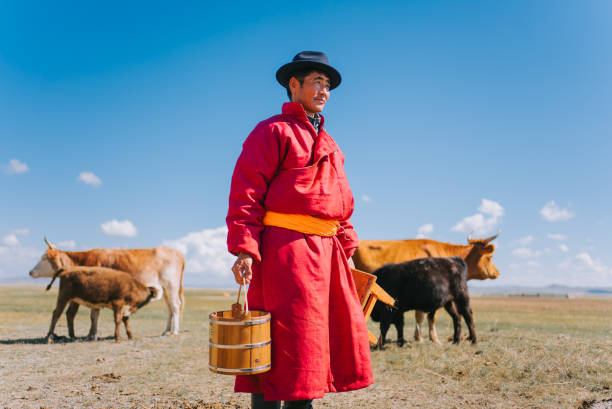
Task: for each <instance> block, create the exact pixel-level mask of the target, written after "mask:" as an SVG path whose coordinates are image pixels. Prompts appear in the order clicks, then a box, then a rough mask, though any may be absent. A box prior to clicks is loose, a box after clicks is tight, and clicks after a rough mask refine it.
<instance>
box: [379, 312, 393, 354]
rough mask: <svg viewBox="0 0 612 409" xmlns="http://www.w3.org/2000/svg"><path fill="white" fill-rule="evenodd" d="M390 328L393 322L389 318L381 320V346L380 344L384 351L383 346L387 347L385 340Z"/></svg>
mask: <svg viewBox="0 0 612 409" xmlns="http://www.w3.org/2000/svg"><path fill="white" fill-rule="evenodd" d="M390 326H391V320H390V319H388V318H387V317H383V318H382V319H381V320H380V340H379V344H380V347H381V349H382V347H383V345H385V338H386V337H387V331H388V330H389V327H390Z"/></svg>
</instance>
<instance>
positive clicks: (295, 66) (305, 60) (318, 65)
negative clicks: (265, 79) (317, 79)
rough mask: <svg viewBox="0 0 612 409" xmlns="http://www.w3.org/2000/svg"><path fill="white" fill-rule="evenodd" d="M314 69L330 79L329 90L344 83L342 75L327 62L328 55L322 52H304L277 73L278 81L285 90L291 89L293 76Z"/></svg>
mask: <svg viewBox="0 0 612 409" xmlns="http://www.w3.org/2000/svg"><path fill="white" fill-rule="evenodd" d="M310 69H314V70H317V71H320V72H322V73H323V74H325V75H327V76H328V77H329V82H330V84H329V89H334V88H336V87H337V86H338V85H340V82H341V81H342V77H341V76H340V73H339V72H338V71H337V70H336V69H335V68H334V67H332V66H331V65H329V61H328V60H327V55H325V54H324V53H322V52H320V51H302V52H301V53H298V54H297V55H296V56H295V57H293V61H291V62H290V63H288V64H285V65H283V66H282V67H280V68H279V69H278V71H276V80H277V81H278V82H279V83H280V84H281V85H282V86H283V87H285V88H287V87H289V80H290V79H291V77H292V74H293V73H295V72H298V71H304V70H310Z"/></svg>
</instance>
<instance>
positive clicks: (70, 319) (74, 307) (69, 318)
mask: <svg viewBox="0 0 612 409" xmlns="http://www.w3.org/2000/svg"><path fill="white" fill-rule="evenodd" d="M78 310H79V303H76V302H74V301H73V302H71V303H70V305H69V306H68V309H67V310H66V323H67V324H68V335H69V336H70V339H74V338H75V336H74V317H75V316H76V313H77V311H78Z"/></svg>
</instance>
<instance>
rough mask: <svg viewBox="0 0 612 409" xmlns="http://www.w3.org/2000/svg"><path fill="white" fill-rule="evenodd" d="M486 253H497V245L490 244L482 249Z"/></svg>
mask: <svg viewBox="0 0 612 409" xmlns="http://www.w3.org/2000/svg"><path fill="white" fill-rule="evenodd" d="M482 250H483V251H484V252H485V253H493V252H494V251H495V245H494V244H489V245H488V246H485V247H484V248H483V249H482Z"/></svg>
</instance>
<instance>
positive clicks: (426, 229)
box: [417, 223, 434, 239]
mask: <svg viewBox="0 0 612 409" xmlns="http://www.w3.org/2000/svg"><path fill="white" fill-rule="evenodd" d="M433 231H434V225H433V224H431V223H427V224H424V225H422V226H421V227H419V231H418V232H417V238H419V239H422V238H425V237H426V236H427V235H429V234H431V233H433Z"/></svg>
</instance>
